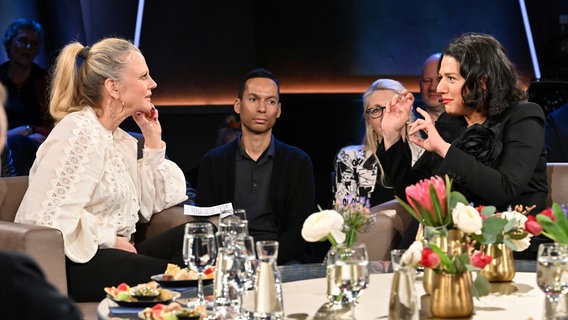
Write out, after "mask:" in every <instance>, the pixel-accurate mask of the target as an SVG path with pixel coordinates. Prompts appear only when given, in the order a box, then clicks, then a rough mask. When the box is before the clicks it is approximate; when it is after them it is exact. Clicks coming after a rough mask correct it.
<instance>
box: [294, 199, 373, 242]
mask: <svg viewBox="0 0 568 320" xmlns="http://www.w3.org/2000/svg"><path fill="white" fill-rule="evenodd" d="M338 203H343V201H338ZM346 203H347V204H346V205H338V206H337V208H336V210H320V211H318V212H315V213H312V214H311V215H310V216H309V217H308V218H307V219H306V221H304V225H303V226H302V237H303V238H304V240H306V241H308V242H317V241H325V240H328V241H329V242H330V243H331V245H332V246H333V247H337V245H338V244H345V246H347V247H351V246H352V245H353V244H354V243H355V242H356V241H357V234H358V233H360V232H368V231H369V230H370V229H371V228H372V227H373V226H374V224H375V221H376V219H377V215H376V214H375V213H371V211H370V210H369V203H368V201H366V200H365V199H362V200H359V201H358V200H355V199H352V198H350V199H347V201H346Z"/></svg>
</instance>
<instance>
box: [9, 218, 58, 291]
mask: <svg viewBox="0 0 568 320" xmlns="http://www.w3.org/2000/svg"><path fill="white" fill-rule="evenodd" d="M0 248H2V249H7V250H14V251H19V252H22V253H25V254H27V255H29V256H31V257H32V258H33V259H34V260H35V261H36V262H37V263H38V264H39V266H40V267H41V269H42V271H43V272H44V274H45V276H46V278H47V280H48V281H49V282H51V283H52V284H53V285H54V286H55V287H56V288H57V289H59V290H60V291H61V292H62V293H64V294H67V274H66V271H65V251H64V249H63V235H62V234H61V231H59V230H57V229H54V228H49V227H44V226H36V225H30V224H23V223H15V222H8V221H0Z"/></svg>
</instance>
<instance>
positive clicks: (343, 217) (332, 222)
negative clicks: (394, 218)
mask: <svg viewBox="0 0 568 320" xmlns="http://www.w3.org/2000/svg"><path fill="white" fill-rule="evenodd" d="M338 203H343V202H338ZM368 206H369V203H368V202H366V201H356V200H353V199H348V201H347V204H346V205H343V206H338V207H337V209H336V210H320V211H319V212H315V213H313V214H311V215H310V216H309V217H308V218H307V219H306V221H304V225H303V226H302V237H303V238H304V239H305V240H306V241H309V242H316V241H325V240H328V241H329V242H330V243H331V245H332V248H331V249H330V251H329V252H328V254H327V257H326V259H327V272H326V277H327V297H328V299H329V301H330V302H331V303H332V304H333V305H345V304H352V303H354V302H356V301H357V299H358V298H359V296H360V295H361V294H362V293H363V291H364V290H365V289H366V288H367V285H368V282H369V274H368V255H367V250H366V247H365V245H364V244H357V245H356V244H355V242H356V241H357V234H358V233H360V232H366V231H368V230H370V229H371V228H372V226H373V225H374V224H375V220H376V215H375V214H373V213H371V212H370V210H369V208H368Z"/></svg>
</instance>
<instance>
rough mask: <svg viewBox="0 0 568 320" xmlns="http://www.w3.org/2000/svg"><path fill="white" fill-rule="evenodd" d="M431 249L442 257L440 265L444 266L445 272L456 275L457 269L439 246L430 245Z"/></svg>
mask: <svg viewBox="0 0 568 320" xmlns="http://www.w3.org/2000/svg"><path fill="white" fill-rule="evenodd" d="M430 249H432V251H434V252H435V253H436V254H438V256H439V257H440V263H441V264H442V269H443V271H445V272H447V273H452V274H455V273H456V267H455V266H454V264H453V263H452V261H451V260H450V258H448V256H447V255H446V254H445V253H444V252H443V251H442V250H441V249H440V248H439V247H438V246H437V245H435V244H433V243H430Z"/></svg>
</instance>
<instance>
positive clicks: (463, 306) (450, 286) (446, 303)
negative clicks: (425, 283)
mask: <svg viewBox="0 0 568 320" xmlns="http://www.w3.org/2000/svg"><path fill="white" fill-rule="evenodd" d="M471 285H472V284H471V273H470V272H465V273H459V274H448V273H443V274H438V280H437V283H436V286H435V287H434V288H433V291H432V295H431V297H432V298H431V300H430V312H431V313H432V316H433V317H435V318H462V317H468V316H470V315H471V314H473V296H472V293H471Z"/></svg>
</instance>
